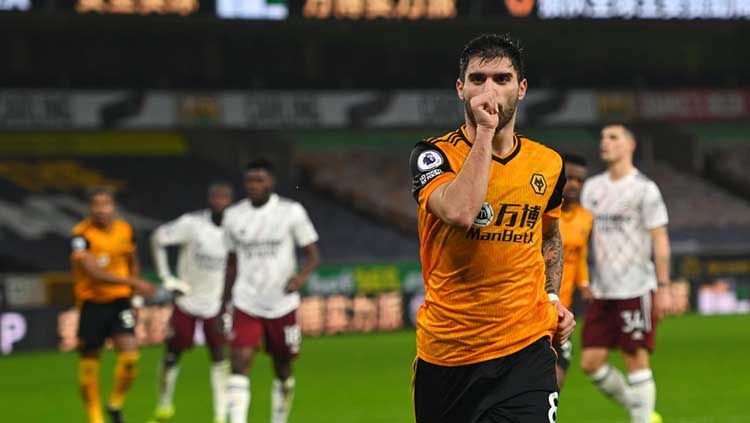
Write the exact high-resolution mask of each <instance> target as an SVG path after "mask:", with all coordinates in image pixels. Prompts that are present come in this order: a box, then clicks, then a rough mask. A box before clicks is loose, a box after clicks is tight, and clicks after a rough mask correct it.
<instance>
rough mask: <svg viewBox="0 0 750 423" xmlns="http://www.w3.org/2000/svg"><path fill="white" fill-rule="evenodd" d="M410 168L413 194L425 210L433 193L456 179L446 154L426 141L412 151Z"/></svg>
mask: <svg viewBox="0 0 750 423" xmlns="http://www.w3.org/2000/svg"><path fill="white" fill-rule="evenodd" d="M409 166H410V168H411V176H412V185H411V194H412V196H413V197H414V199H415V200H416V201H417V203H419V206H420V207H422V208H425V209H426V207H427V200H428V199H429V198H430V195H431V194H432V192H433V191H435V189H436V188H437V187H439V186H440V185H442V184H444V183H446V182H448V181H450V180H452V179H454V178H455V177H456V174H455V172H454V171H453V169H451V165H450V163H449V162H448V158H447V157H446V156H445V153H443V152H442V151H441V150H440V149H439V148H438V147H436V146H435V145H432V144H428V143H426V142H424V141H422V142H419V143H417V145H416V146H415V147H414V149H413V150H412V152H411V157H410V158H409Z"/></svg>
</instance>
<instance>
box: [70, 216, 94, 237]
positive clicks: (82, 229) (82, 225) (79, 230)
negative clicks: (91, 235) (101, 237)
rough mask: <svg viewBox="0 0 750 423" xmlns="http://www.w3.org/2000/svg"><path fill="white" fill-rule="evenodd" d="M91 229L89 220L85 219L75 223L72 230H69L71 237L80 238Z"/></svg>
mask: <svg viewBox="0 0 750 423" xmlns="http://www.w3.org/2000/svg"><path fill="white" fill-rule="evenodd" d="M91 227H92V223H91V219H88V218H86V219H83V220H81V221H80V222H78V223H76V225H75V226H73V229H71V230H70V234H71V235H72V236H82V235H85V234H86V232H88V231H89V229H91Z"/></svg>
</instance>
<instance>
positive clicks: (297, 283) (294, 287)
mask: <svg viewBox="0 0 750 423" xmlns="http://www.w3.org/2000/svg"><path fill="white" fill-rule="evenodd" d="M304 284H305V277H304V276H302V275H294V276H292V277H291V278H289V282H287V284H286V288H284V292H286V293H287V294H291V293H292V292H297V291H299V290H300V288H302V285H304Z"/></svg>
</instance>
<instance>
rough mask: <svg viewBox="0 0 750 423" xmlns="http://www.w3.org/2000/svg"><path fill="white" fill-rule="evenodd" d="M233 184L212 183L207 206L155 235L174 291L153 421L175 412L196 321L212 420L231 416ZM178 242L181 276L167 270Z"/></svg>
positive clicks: (162, 270) (163, 273)
mask: <svg viewBox="0 0 750 423" xmlns="http://www.w3.org/2000/svg"><path fill="white" fill-rule="evenodd" d="M232 196H233V194H232V187H231V186H230V185H229V184H226V183H215V184H212V185H211V186H210V187H209V189H208V203H209V208H208V209H204V210H199V211H196V212H192V213H186V214H184V215H182V216H180V217H179V218H178V219H176V220H173V221H171V222H168V223H165V224H163V225H161V226H160V227H158V228H157V229H156V231H155V232H154V234H153V235H152V237H151V246H152V253H153V256H154V263H155V266H156V271H157V273H158V275H159V277H160V278H161V280H162V281H163V283H164V287H165V288H167V289H169V290H172V291H176V292H177V293H178V294H179V296H178V297H177V299H176V300H175V304H174V310H173V312H172V318H171V320H170V328H169V335H168V337H167V341H166V343H167V345H166V347H167V348H166V354H165V356H164V361H163V363H162V367H161V373H160V376H161V377H160V384H159V399H158V404H157V407H156V411H155V412H154V417H153V421H156V422H161V421H166V420H169V419H170V418H172V416H173V415H174V414H175V407H174V402H173V398H174V389H175V385H176V383H177V376H178V373H179V369H180V368H179V359H180V354H181V353H182V352H183V351H185V350H186V349H189V348H190V347H192V345H193V335H194V333H195V326H196V323H197V321H199V320H200V321H202V323H203V333H204V335H205V339H206V346H207V347H208V351H209V354H210V358H211V362H212V364H211V372H210V379H211V389H212V391H213V410H214V422H216V423H224V422H226V421H227V394H226V382H227V378H228V376H229V375H228V373H229V366H228V363H227V361H226V358H225V352H224V345H225V336H224V327H225V325H224V322H223V320H222V316H221V314H222V310H221V308H222V299H223V297H222V295H223V292H224V277H225V272H226V261H227V249H226V246H225V244H224V230H223V229H222V226H221V225H222V221H223V220H224V210H225V209H226V208H227V207H228V206H229V205H230V204H231V203H232ZM170 245H178V246H179V247H180V252H179V257H178V262H177V277H175V276H174V275H173V274H172V272H171V270H170V269H169V262H168V260H167V251H166V247H167V246H170Z"/></svg>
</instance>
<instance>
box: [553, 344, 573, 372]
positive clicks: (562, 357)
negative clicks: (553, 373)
mask: <svg viewBox="0 0 750 423" xmlns="http://www.w3.org/2000/svg"><path fill="white" fill-rule="evenodd" d="M553 347H554V348H555V352H556V353H557V365H558V366H560V368H561V369H563V370H568V367H570V359H571V358H573V343H572V342H570V339H569V340H567V341H565V343H564V344H562V345H557V344H555V345H554V346H553Z"/></svg>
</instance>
